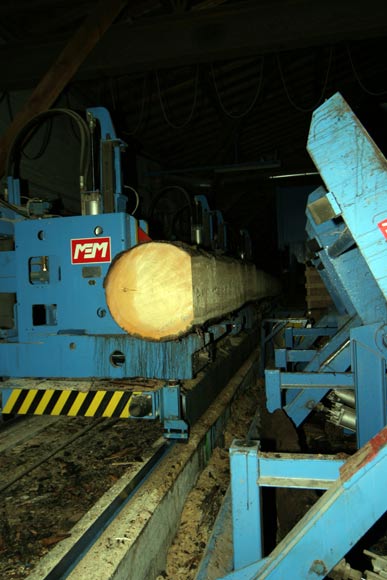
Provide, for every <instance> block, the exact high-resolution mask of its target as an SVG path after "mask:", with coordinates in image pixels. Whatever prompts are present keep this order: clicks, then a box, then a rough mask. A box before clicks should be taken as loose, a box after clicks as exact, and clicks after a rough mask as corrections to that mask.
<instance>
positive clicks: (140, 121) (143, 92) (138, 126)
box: [123, 74, 147, 136]
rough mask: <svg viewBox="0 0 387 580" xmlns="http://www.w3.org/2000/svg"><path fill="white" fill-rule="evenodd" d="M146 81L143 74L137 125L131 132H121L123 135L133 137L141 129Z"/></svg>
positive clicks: (145, 76)
mask: <svg viewBox="0 0 387 580" xmlns="http://www.w3.org/2000/svg"><path fill="white" fill-rule="evenodd" d="M146 80H147V75H145V74H144V81H143V85H142V100H141V108H140V115H139V118H138V121H137V125H136V127H135V129H133V131H123V134H124V135H129V136H131V135H135V134H136V133H137V131H138V130H139V128H140V127H141V124H142V120H143V117H144V110H145V87H146Z"/></svg>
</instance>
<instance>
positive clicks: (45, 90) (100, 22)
mask: <svg viewBox="0 0 387 580" xmlns="http://www.w3.org/2000/svg"><path fill="white" fill-rule="evenodd" d="M126 4H127V0H110V1H109V2H106V1H105V0H100V2H98V4H97V5H96V6H95V8H94V10H93V11H92V13H91V14H90V15H89V16H88V17H87V18H86V19H85V21H84V22H83V24H82V25H81V26H80V28H79V29H78V31H77V32H76V33H75V35H74V36H73V37H72V38H71V39H70V40H69V41H68V43H67V45H66V46H65V48H64V49H63V50H62V51H61V53H60V54H59V56H58V58H57V59H56V61H55V62H54V64H53V65H52V66H51V67H50V68H49V70H48V71H47V72H46V74H45V75H44V76H43V78H42V79H41V81H40V82H39V83H38V85H37V86H36V87H35V89H34V91H33V92H32V94H31V95H30V97H29V98H28V100H27V101H26V103H25V104H24V106H23V108H22V109H21V110H20V111H19V112H18V113H17V114H16V115H15V117H14V119H13V121H12V122H11V124H10V125H9V126H8V128H7V130H6V131H5V133H4V134H3V135H2V136H1V138H0V176H2V175H4V171H5V165H6V159H7V153H8V149H9V147H10V145H11V143H12V142H13V140H14V139H15V137H16V135H17V134H18V133H19V131H20V130H21V129H22V128H23V127H24V126H25V125H26V124H27V123H28V122H29V121H30V120H31V119H33V118H34V117H35V116H36V115H37V114H39V113H41V112H42V111H45V110H47V109H49V108H50V107H51V105H52V104H53V103H54V102H55V101H56V99H57V98H58V97H59V95H60V93H61V92H62V90H63V89H64V88H65V86H66V85H67V84H68V82H69V81H70V80H71V79H72V78H73V76H74V74H75V73H76V72H77V70H78V69H79V67H80V66H81V64H82V63H83V61H84V60H85V59H86V58H87V56H88V55H89V54H90V52H91V51H92V50H93V48H94V47H95V46H96V44H97V43H98V42H99V40H100V39H101V37H102V35H103V34H104V33H105V32H106V30H107V29H108V28H109V27H110V26H111V24H112V23H113V22H114V20H115V19H116V18H117V16H118V15H119V13H120V12H121V11H122V9H123V8H124V7H125V6H126ZM26 54H28V51H27V53H26Z"/></svg>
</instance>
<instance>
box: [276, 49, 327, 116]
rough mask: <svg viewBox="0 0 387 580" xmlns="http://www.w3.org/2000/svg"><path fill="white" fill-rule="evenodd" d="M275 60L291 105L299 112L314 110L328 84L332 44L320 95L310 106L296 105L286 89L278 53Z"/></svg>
mask: <svg viewBox="0 0 387 580" xmlns="http://www.w3.org/2000/svg"><path fill="white" fill-rule="evenodd" d="M276 60H277V66H278V70H279V74H280V77H281V82H282V86H283V88H284V91H285V94H286V96H287V99H288V101H289V103H290V104H291V105H292V107H294V108H295V109H296V110H297V111H299V112H301V113H310V112H312V111H314V110H315V109H316V107H318V106H319V105H320V103H321V102H322V100H323V98H324V95H325V91H326V89H327V86H328V79H329V74H330V72H331V66H332V61H333V46H331V47H330V51H329V57H328V65H327V72H326V74H325V79H324V83H323V87H322V90H321V95H320V96H319V98H318V99H317V101H316V102H315V103H314V104H313V105H312V106H310V107H302V106H301V105H298V104H297V103H296V102H295V101H294V99H293V98H292V97H291V95H290V93H289V90H288V87H287V85H286V81H285V77H284V73H283V69H282V65H281V60H280V57H279V55H278V54H277V56H276Z"/></svg>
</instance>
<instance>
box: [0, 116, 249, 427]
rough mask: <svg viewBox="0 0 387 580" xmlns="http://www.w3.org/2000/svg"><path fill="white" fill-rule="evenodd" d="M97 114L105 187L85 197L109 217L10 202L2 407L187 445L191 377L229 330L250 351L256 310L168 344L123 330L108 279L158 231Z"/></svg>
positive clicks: (2, 261) (2, 219)
mask: <svg viewBox="0 0 387 580" xmlns="http://www.w3.org/2000/svg"><path fill="white" fill-rule="evenodd" d="M87 115H88V121H89V126H91V127H95V124H96V123H99V126H100V135H101V140H100V156H99V157H100V175H101V180H100V181H101V183H100V191H96V192H90V193H89V192H86V193H85V196H86V198H88V200H89V201H90V200H91V202H90V203H95V204H96V206H97V207H98V208H99V210H98V211H94V210H93V211H92V212H91V213H92V215H80V216H74V217H50V216H49V215H44V210H43V209H42V215H39V216H38V217H40V218H43V219H26V218H24V217H22V216H20V214H19V213H17V212H15V211H13V209H12V206H10V207H6V206H4V205H1V206H0V234H1V235H2V236H3V237H5V238H7V239H9V240H13V242H14V247H13V248H12V249H7V250H6V251H1V252H0V293H1V295H2V296H5V295H6V296H8V297H13V299H14V302H15V304H14V312H13V318H14V324H13V325H10V326H11V327H10V328H2V329H0V339H1V342H0V349H1V358H0V376H2V377H4V378H5V380H4V381H3V382H2V384H1V386H2V412H3V413H4V414H8V413H20V414H22V413H29V412H33V413H39V414H42V413H50V414H68V415H76V414H84V415H86V416H95V415H98V414H99V415H102V416H112V415H116V416H120V417H131V418H145V419H154V418H156V417H159V418H161V420H163V421H164V426H165V433H166V436H167V437H175V438H179V437H180V438H186V437H187V436H188V422H190V418H189V416H188V418H187V416H186V411H185V410H186V409H187V407H194V403H193V402H192V401H193V399H194V395H192V392H191V391H192V389H191V391H190V395H189V396H191V403H190V404H188V403H187V401H186V398H187V397H186V396H185V395H183V391H185V390H186V389H185V388H184V385H183V384H181V382H182V381H186V380H191V381H192V379H194V378H195V377H197V376H198V375H199V373H200V371H202V370H203V369H204V368H205V367H208V365H209V363H211V361H212V359H213V355H214V346H215V345H216V343H217V341H219V340H221V339H222V338H223V337H227V336H229V335H230V334H234V335H235V334H238V333H240V334H241V336H245V335H246V338H247V339H248V340H246V341H245V344H246V346H245V348H246V353H245V354H246V356H247V355H248V353H249V350H250V349H251V348H252V346H251V344H250V342H251V341H250V335H251V333H253V332H254V329H255V327H256V322H255V317H256V315H255V309H254V308H253V307H251V306H247V307H245V308H243V309H241V310H240V311H239V312H238V313H233V314H232V315H230V316H229V317H228V318H227V319H224V320H222V321H221V322H220V323H217V324H212V325H211V326H209V327H207V328H205V329H204V330H203V332H201V333H196V332H195V333H192V334H189V335H188V336H186V337H183V338H182V339H180V340H178V341H170V342H146V341H142V340H139V339H136V338H132V337H129V336H128V335H127V334H126V333H125V331H123V330H122V329H121V328H120V327H119V326H118V325H117V323H116V322H115V321H114V320H113V318H112V317H111V315H110V312H109V310H108V308H107V306H106V300H105V293H104V287H103V282H104V278H105V276H106V274H107V271H108V268H109V266H110V264H111V261H112V260H113V259H114V257H115V256H117V255H118V254H120V253H121V252H122V251H124V250H127V249H128V248H131V247H133V246H135V245H136V244H137V243H139V241H143V239H144V237H145V238H146V237H147V231H148V227H147V224H146V223H145V222H143V221H141V220H140V221H138V220H137V219H135V218H134V217H133V216H132V215H129V214H127V213H126V197H125V196H124V195H123V183H122V170H121V152H122V150H123V149H124V147H125V144H124V142H123V141H121V140H120V139H119V138H118V137H117V135H116V132H115V129H114V126H113V123H112V120H111V118H110V115H109V113H108V111H106V109H104V108H94V109H90V110H88V112H87ZM105 182H106V184H107V185H106V187H107V189H109V188H110V189H109V193H110V198H108V199H107V198H106V195H105V194H104V191H103V187H104V184H105ZM7 187H8V202H9V203H10V204H12V205H13V207H15V206H16V207H19V206H20V184H19V180H18V179H15V178H14V177H9V178H8V184H7ZM196 203H197V204H198V205H200V206H201V207H202V210H203V213H204V215H203V224H202V225H203V226H204V227H205V231H206V235H207V237H208V236H209V239H208V240H207V241H208V242H209V243H210V242H212V241H213V235H214V220H216V224H217V225H216V231H217V235H218V238H219V239H220V241H221V244H222V249H223V250H224V249H225V247H226V243H227V239H226V234H225V230H224V222H223V218H222V216H221V214H220V212H212V211H210V209H209V207H208V203H207V200H206V199H205V198H203V197H202V196H200V198H197V200H196ZM107 206H109V207H107ZM42 207H43V206H42ZM148 239H149V238H148ZM236 358H237V359H238V357H236ZM210 366H211V365H210ZM235 370H236V369H235ZM138 377H140V378H141V380H140V381H139V380H138ZM228 378H230V377H223V381H227V379H228ZM213 380H214V381H215V377H213ZM69 381H70V382H69ZM199 382H200V381H199ZM223 384H225V383H223ZM199 390H200V389H199ZM124 391H125V393H124ZM217 392H218V389H217V388H214V389H211V390H210V392H208V393H206V394H205V395H204V399H205V400H206V401H207V402H210V401H211V398H213V397H214V396H215V394H216V393H217ZM87 393H88V395H87ZM86 395H87V396H86ZM200 396H201V397H203V393H202V392H201V395H200ZM198 406H199V407H201V403H198ZM132 410H135V412H134V411H133V412H132ZM202 410H203V409H202ZM193 415H196V413H195V412H194V411H192V413H191V416H193Z"/></svg>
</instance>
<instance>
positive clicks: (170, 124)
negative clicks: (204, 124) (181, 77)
mask: <svg viewBox="0 0 387 580" xmlns="http://www.w3.org/2000/svg"><path fill="white" fill-rule="evenodd" d="M155 74H156V84H157V93H158V97H159V101H160V108H161V112H162V114H163V117H164V120H165V122H166V123H167V125H169V126H170V127H171V128H172V129H184V128H185V127H187V125H188V124H189V123H190V122H191V120H192V118H193V115H194V112H195V109H196V101H197V96H198V92H199V91H198V88H199V66H198V67H197V69H196V75H195V79H194V97H193V101H192V108H191V111H190V113H189V115H188V117H187V119H186V120H185V121H184V122H183V123H181V124H180V125H177V124H176V123H173V122H172V121H171V120H170V119H169V118H168V115H167V111H166V109H165V106H164V103H163V98H162V95H161V88H160V79H159V73H158V71H156V73H155Z"/></svg>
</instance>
